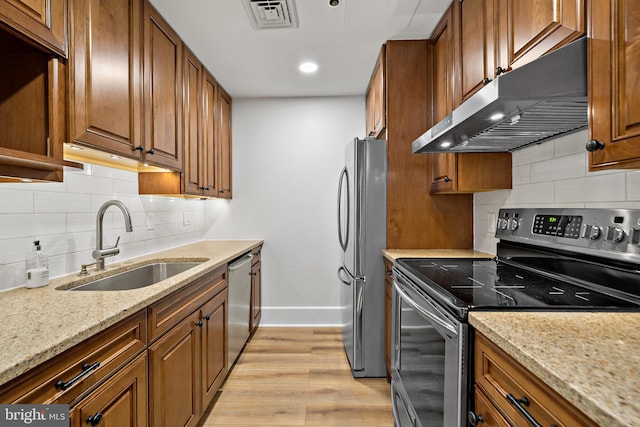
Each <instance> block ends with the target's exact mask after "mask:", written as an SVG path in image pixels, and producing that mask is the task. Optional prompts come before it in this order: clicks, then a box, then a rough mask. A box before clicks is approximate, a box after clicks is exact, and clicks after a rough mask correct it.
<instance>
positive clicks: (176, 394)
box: [149, 312, 201, 427]
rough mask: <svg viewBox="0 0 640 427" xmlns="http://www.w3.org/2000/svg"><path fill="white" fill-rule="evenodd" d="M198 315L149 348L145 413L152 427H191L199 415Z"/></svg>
mask: <svg viewBox="0 0 640 427" xmlns="http://www.w3.org/2000/svg"><path fill="white" fill-rule="evenodd" d="M199 321H200V312H194V313H192V314H191V315H190V316H189V317H187V318H186V319H184V320H183V321H182V322H180V323H179V324H178V325H177V326H175V327H174V328H172V329H171V330H170V331H169V332H167V333H166V334H165V335H163V336H162V337H161V338H159V339H158V341H156V343H155V344H153V345H151V346H150V347H149V411H150V414H151V416H150V420H149V421H150V423H149V425H150V426H152V427H171V426H195V425H196V424H197V423H198V419H199V418H198V416H199V413H200V401H199V398H198V395H197V394H198V393H197V391H198V389H199V383H198V381H199V378H198V374H199V372H200V360H201V359H200V357H201V350H200V348H201V344H200V331H199V328H198V326H196V324H197V323H198V322H199Z"/></svg>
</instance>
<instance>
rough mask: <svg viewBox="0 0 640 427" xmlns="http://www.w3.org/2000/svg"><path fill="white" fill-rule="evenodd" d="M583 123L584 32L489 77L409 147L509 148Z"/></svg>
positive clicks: (421, 150)
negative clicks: (581, 35)
mask: <svg viewBox="0 0 640 427" xmlns="http://www.w3.org/2000/svg"><path fill="white" fill-rule="evenodd" d="M587 124H588V120H587V39H586V37H584V38H581V39H579V40H576V41H575V42H573V43H570V44H568V45H567V46H565V47H562V48H560V49H558V50H556V51H554V52H551V53H548V54H547V55H544V56H542V57H540V58H538V59H536V60H535V61H532V62H530V63H529V64H526V65H523V66H522V67H520V68H517V69H515V70H513V71H510V72H508V73H506V74H503V75H501V76H499V77H497V78H496V79H495V80H493V81H491V82H490V83H489V84H487V85H486V86H485V87H483V88H482V89H480V90H479V91H478V92H477V93H475V94H474V95H473V96H472V97H471V98H469V99H468V100H467V101H465V102H463V103H462V104H461V105H460V106H459V107H458V108H456V109H455V110H454V111H453V112H452V113H451V114H449V115H448V116H447V117H446V118H445V119H444V120H442V121H441V122H440V123H438V124H436V125H435V126H434V127H432V128H431V129H429V130H428V131H426V132H425V133H424V134H423V135H422V136H421V137H420V138H418V139H416V140H415V141H413V152H414V153H451V152H465V153H466V152H475V153H478V152H501V151H513V150H517V149H518V148H522V147H524V146H526V145H529V144H532V143H540V142H542V141H544V140H545V139H547V138H552V137H554V136H557V135H560V134H564V133H570V132H575V131H577V130H580V129H583V128H585V127H586V126H587Z"/></svg>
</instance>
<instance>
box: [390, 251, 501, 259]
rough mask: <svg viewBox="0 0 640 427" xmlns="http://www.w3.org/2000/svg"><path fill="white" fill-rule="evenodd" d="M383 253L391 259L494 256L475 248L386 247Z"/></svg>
mask: <svg viewBox="0 0 640 427" xmlns="http://www.w3.org/2000/svg"><path fill="white" fill-rule="evenodd" d="M382 255H383V256H384V257H385V258H387V259H388V260H389V261H395V260H396V259H398V258H493V257H495V255H491V254H488V253H485V252H480V251H476V250H474V249H385V250H383V251H382Z"/></svg>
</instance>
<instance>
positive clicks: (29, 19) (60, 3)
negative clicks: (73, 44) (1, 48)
mask: <svg viewBox="0 0 640 427" xmlns="http://www.w3.org/2000/svg"><path fill="white" fill-rule="evenodd" d="M0 22H2V23H4V24H5V25H7V26H9V27H10V28H12V29H13V30H15V31H17V32H18V33H20V34H21V35H23V36H25V37H27V38H28V39H30V40H31V41H33V42H35V43H37V44H38V45H40V46H43V47H45V48H46V49H47V50H49V51H51V52H54V53H57V54H58V55H61V56H63V57H66V56H67V0H0Z"/></svg>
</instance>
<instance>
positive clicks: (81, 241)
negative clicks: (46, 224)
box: [41, 230, 95, 255]
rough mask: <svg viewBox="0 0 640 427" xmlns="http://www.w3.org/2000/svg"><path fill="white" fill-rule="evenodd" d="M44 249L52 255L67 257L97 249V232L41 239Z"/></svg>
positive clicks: (66, 234)
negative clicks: (71, 254) (67, 255)
mask: <svg viewBox="0 0 640 427" xmlns="http://www.w3.org/2000/svg"><path fill="white" fill-rule="evenodd" d="M41 243H42V248H43V249H44V250H45V251H46V252H47V253H49V254H51V255H66V254H69V253H73V252H77V251H85V250H93V248H94V247H95V231H93V230H92V231H86V232H79V233H65V234H58V235H52V236H46V237H43V238H42V239H41Z"/></svg>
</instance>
